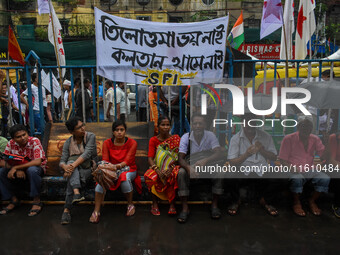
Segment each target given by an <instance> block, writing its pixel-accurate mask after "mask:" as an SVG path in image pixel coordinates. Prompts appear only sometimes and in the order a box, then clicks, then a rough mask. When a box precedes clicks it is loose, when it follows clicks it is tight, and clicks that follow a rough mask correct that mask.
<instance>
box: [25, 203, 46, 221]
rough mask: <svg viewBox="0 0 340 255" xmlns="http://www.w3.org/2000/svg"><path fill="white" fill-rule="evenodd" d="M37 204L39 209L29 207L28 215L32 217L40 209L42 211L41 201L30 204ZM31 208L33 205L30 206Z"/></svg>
mask: <svg viewBox="0 0 340 255" xmlns="http://www.w3.org/2000/svg"><path fill="white" fill-rule="evenodd" d="M35 205H36V206H39V207H40V209H31V210H30V211H29V213H28V216H29V217H33V216H37V215H38V214H39V213H40V212H41V211H42V208H43V203H42V202H38V203H33V204H32V206H35ZM32 208H33V207H32Z"/></svg>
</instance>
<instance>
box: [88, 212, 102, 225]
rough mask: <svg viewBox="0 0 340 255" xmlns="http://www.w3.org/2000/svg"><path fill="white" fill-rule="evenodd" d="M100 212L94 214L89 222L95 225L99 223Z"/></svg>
mask: <svg viewBox="0 0 340 255" xmlns="http://www.w3.org/2000/svg"><path fill="white" fill-rule="evenodd" d="M99 218H100V212H92V214H91V217H90V219H89V221H90V222H91V223H93V224H97V223H98V222H99Z"/></svg>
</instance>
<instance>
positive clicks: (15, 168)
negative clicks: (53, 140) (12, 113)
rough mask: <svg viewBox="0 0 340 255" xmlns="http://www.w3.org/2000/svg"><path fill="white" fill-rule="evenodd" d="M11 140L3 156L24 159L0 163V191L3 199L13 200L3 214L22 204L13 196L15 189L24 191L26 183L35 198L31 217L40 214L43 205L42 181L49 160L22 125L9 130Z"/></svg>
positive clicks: (3, 210)
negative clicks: (41, 195)
mask: <svg viewBox="0 0 340 255" xmlns="http://www.w3.org/2000/svg"><path fill="white" fill-rule="evenodd" d="M9 133H10V135H11V137H12V139H11V140H10V141H9V142H8V143H7V146H6V149H5V151H4V154H6V155H9V154H12V155H17V156H22V157H24V158H25V159H23V160H22V161H20V160H17V161H15V160H10V161H9V160H8V161H4V160H1V161H0V166H1V168H0V191H1V196H2V200H9V199H11V201H10V203H9V204H8V205H7V206H6V207H4V208H3V209H2V210H1V211H0V214H1V215H5V214H7V213H9V212H10V211H12V210H13V209H14V208H15V207H17V206H18V205H19V199H18V198H17V197H16V196H15V194H14V192H13V191H14V186H18V188H20V189H22V188H23V186H22V185H23V182H22V181H27V182H29V185H30V196H31V197H33V206H32V209H31V210H30V212H29V214H28V216H35V215H37V214H39V213H40V211H41V209H42V203H41V202H40V190H41V179H42V176H43V174H44V171H45V169H46V163H47V159H46V156H45V152H44V150H43V148H42V146H41V143H40V140H39V139H38V138H36V137H30V136H29V135H28V132H27V130H26V127H25V126H23V125H20V124H17V125H14V126H12V127H11V128H10V130H9Z"/></svg>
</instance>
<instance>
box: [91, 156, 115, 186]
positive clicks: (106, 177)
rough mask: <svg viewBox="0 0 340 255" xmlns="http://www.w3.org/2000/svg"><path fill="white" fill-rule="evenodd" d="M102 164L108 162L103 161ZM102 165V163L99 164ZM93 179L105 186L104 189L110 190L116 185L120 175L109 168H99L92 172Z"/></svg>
mask: <svg viewBox="0 0 340 255" xmlns="http://www.w3.org/2000/svg"><path fill="white" fill-rule="evenodd" d="M101 164H108V163H104V162H101ZM99 165H100V164H99ZM92 175H93V179H94V180H95V181H96V182H97V183H99V184H100V186H102V187H103V189H105V190H108V189H110V187H111V186H113V185H114V183H115V181H117V180H118V175H117V173H116V171H112V170H108V169H99V168H97V169H96V170H94V171H93V172H92Z"/></svg>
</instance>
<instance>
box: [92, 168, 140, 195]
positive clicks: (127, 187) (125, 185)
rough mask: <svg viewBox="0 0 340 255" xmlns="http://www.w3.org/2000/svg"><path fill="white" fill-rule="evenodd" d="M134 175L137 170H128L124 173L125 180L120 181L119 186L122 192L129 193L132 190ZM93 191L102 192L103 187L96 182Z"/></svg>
mask: <svg viewBox="0 0 340 255" xmlns="http://www.w3.org/2000/svg"><path fill="white" fill-rule="evenodd" d="M136 176H137V171H134V172H128V173H127V174H126V181H123V182H121V183H120V188H121V190H122V192H123V193H130V192H131V191H133V186H132V181H133V180H134V179H135V178H136ZM95 191H96V192H98V193H104V189H103V187H102V186H101V185H100V184H97V186H96V189H95Z"/></svg>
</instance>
